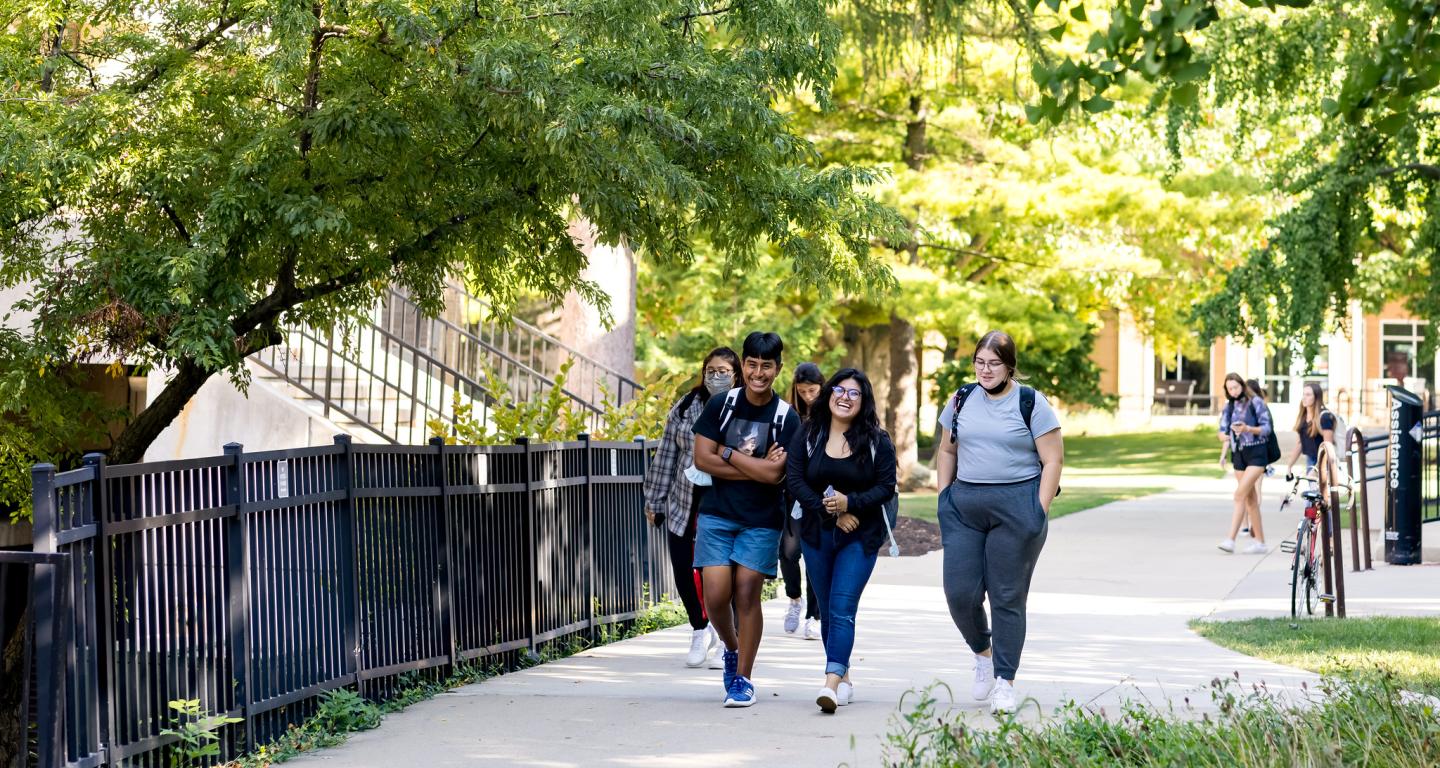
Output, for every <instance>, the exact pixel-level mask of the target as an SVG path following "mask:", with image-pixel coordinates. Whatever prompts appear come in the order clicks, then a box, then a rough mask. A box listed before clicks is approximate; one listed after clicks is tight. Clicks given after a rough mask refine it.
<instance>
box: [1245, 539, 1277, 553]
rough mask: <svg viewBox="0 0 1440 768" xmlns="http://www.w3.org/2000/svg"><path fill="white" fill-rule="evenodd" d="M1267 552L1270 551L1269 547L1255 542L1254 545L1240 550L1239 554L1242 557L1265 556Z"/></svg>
mask: <svg viewBox="0 0 1440 768" xmlns="http://www.w3.org/2000/svg"><path fill="white" fill-rule="evenodd" d="M1269 551H1270V548H1269V547H1267V546H1265V545H1264V544H1261V543H1260V542H1258V541H1257V542H1255V543H1254V544H1251V545H1250V546H1248V547H1246V548H1245V549H1243V550H1241V551H1240V554H1242V555H1263V554H1265V553H1266V552H1269Z"/></svg>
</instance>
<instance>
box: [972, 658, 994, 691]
mask: <svg viewBox="0 0 1440 768" xmlns="http://www.w3.org/2000/svg"><path fill="white" fill-rule="evenodd" d="M994 687H995V660H994V659H992V658H990V657H989V656H981V655H980V654H978V653H977V654H975V685H974V687H972V688H971V689H970V695H971V696H974V697H975V700H976V701H984V700H986V699H988V698H990V691H991V690H992V689H993V688H994Z"/></svg>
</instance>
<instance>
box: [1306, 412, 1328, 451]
mask: <svg viewBox="0 0 1440 768" xmlns="http://www.w3.org/2000/svg"><path fill="white" fill-rule="evenodd" d="M1327 429H1329V430H1333V429H1335V414H1333V413H1331V412H1329V411H1321V412H1320V432H1318V433H1317V434H1316V435H1315V436H1314V437H1311V436H1310V422H1308V421H1302V422H1300V452H1301V453H1303V454H1305V455H1306V456H1308V457H1310V458H1312V459H1315V458H1318V457H1319V456H1320V442H1321V441H1322V440H1324V439H1325V430H1327Z"/></svg>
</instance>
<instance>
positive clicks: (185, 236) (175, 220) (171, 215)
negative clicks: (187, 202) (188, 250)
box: [160, 203, 192, 245]
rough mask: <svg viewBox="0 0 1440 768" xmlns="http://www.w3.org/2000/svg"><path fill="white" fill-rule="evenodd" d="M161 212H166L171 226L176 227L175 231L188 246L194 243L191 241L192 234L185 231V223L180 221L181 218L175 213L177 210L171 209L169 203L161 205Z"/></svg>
mask: <svg viewBox="0 0 1440 768" xmlns="http://www.w3.org/2000/svg"><path fill="white" fill-rule="evenodd" d="M160 210H162V211H164V212H165V216H166V218H168V219H170V223H171V224H174V225H175V231H176V232H177V233H179V235H180V239H181V240H184V241H185V244H186V245H190V244H191V242H192V241H191V240H190V232H189V231H188V230H186V229H185V223H184V222H182V221H180V216H179V215H177V214H176V213H175V209H174V208H171V207H170V204H169V203H161V204H160Z"/></svg>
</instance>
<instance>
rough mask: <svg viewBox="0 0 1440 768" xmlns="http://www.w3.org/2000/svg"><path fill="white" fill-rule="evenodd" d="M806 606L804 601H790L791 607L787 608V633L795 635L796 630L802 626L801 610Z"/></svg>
mask: <svg viewBox="0 0 1440 768" xmlns="http://www.w3.org/2000/svg"><path fill="white" fill-rule="evenodd" d="M804 608H805V603H803V602H802V601H800V600H791V601H790V607H789V608H786V609H785V634H787V635H793V634H795V630H797V629H799V628H800V611H801V610H803V609H804Z"/></svg>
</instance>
